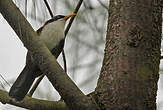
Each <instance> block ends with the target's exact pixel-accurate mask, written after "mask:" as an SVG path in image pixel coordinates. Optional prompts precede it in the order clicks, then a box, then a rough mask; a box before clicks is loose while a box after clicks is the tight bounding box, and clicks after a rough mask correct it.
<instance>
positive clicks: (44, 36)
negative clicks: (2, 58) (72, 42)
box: [9, 13, 76, 102]
mask: <svg viewBox="0 0 163 110" xmlns="http://www.w3.org/2000/svg"><path fill="white" fill-rule="evenodd" d="M75 15H76V14H75V13H72V14H70V15H67V16H64V15H56V16H54V17H53V18H52V19H49V20H47V21H46V22H45V23H44V25H43V26H42V27H40V28H39V29H38V30H37V31H36V32H37V34H38V36H39V37H40V39H41V40H42V41H43V42H44V43H45V45H46V46H47V48H48V49H49V50H50V51H51V52H52V54H53V55H54V56H55V58H58V56H59V55H60V53H61V52H62V50H63V47H64V42H65V34H64V28H65V24H66V21H67V20H68V19H69V18H71V17H72V16H75ZM41 74H42V72H41V70H40V69H39V67H38V66H37V64H35V62H34V59H33V57H32V54H31V52H30V51H28V52H27V56H26V65H25V67H24V68H23V70H22V71H21V73H20V75H19V76H18V78H17V79H16V81H15V82H14V84H13V85H12V87H11V88H10V90H9V97H10V98H11V99H12V100H14V101H16V102H21V101H23V99H24V97H25V96H26V95H27V93H28V91H29V90H30V88H31V86H32V84H33V82H34V80H35V78H36V77H38V76H40V75H41Z"/></svg>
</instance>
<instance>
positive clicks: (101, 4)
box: [97, 0, 109, 10]
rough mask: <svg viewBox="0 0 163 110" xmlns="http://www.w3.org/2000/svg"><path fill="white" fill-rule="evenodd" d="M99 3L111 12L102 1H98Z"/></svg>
mask: <svg viewBox="0 0 163 110" xmlns="http://www.w3.org/2000/svg"><path fill="white" fill-rule="evenodd" d="M97 1H98V2H99V3H100V5H101V6H103V7H104V8H105V9H107V10H109V8H108V7H107V6H106V5H105V4H104V3H102V1H101V0H97Z"/></svg>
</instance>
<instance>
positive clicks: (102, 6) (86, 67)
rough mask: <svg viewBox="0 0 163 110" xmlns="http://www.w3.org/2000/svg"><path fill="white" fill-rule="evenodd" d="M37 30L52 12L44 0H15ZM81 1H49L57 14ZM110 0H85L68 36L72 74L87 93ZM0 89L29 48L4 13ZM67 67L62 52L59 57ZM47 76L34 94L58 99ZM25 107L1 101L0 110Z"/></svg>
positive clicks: (160, 101)
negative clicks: (17, 34)
mask: <svg viewBox="0 0 163 110" xmlns="http://www.w3.org/2000/svg"><path fill="white" fill-rule="evenodd" d="M13 1H14V3H15V4H16V5H17V7H18V8H19V9H20V10H21V12H22V13H23V14H24V16H25V17H26V18H27V20H28V21H29V23H30V24H31V25H32V27H33V28H34V30H37V29H38V28H39V27H41V26H42V25H43V24H44V23H45V21H46V20H48V19H50V18H51V17H50V14H49V12H48V10H47V8H46V5H45V3H44V0H13ZM78 1H79V0H47V2H48V3H49V5H50V8H51V10H52V12H53V14H54V15H58V14H63V15H68V14H71V13H72V12H73V11H74V9H75V7H76V5H77V3H78ZM108 5H109V2H108V0H84V1H83V4H82V6H81V8H80V9H79V12H78V14H77V16H76V18H75V20H74V22H73V24H72V26H71V29H70V31H69V32H68V35H67V37H66V44H65V48H64V50H65V54H66V60H67V69H68V72H67V73H68V75H69V76H70V77H71V79H72V80H73V81H74V82H75V83H76V84H77V85H78V87H79V88H80V89H81V90H82V91H83V92H84V93H85V94H88V93H91V92H92V91H94V89H95V87H96V84H97V80H98V76H99V73H100V69H101V66H102V60H103V54H104V45H105V36H106V28H107V20H108V19H107V18H108V13H107V8H108ZM0 30H1V35H0V50H1V54H0V89H3V90H6V91H9V88H10V87H11V85H12V84H13V82H14V81H15V79H16V78H17V76H18V75H19V73H20V72H21V71H22V69H23V67H24V65H25V57H26V53H27V50H26V48H25V47H24V46H23V44H22V42H21V41H20V40H19V38H18V37H17V36H16V34H15V32H14V31H13V30H12V28H11V27H10V26H9V25H8V23H7V22H6V21H5V19H4V18H3V17H2V15H1V14H0ZM58 61H59V63H60V64H61V65H62V67H63V59H62V55H60V57H59V58H58ZM162 74H163V63H162V62H161V65H160V79H159V82H158V85H159V86H158V96H157V110H163V75H162ZM54 91H55V89H54V88H53V87H52V86H51V84H50V82H49V81H48V79H47V78H46V77H44V79H43V81H41V83H40V85H39V87H38V88H37V89H36V91H35V93H34V95H33V97H37V98H39V99H47V100H58V99H59V98H60V96H59V94H58V93H57V92H56V91H55V92H54ZM8 109H10V110H25V109H23V108H19V107H15V106H12V105H8V104H5V105H3V104H0V110H8Z"/></svg>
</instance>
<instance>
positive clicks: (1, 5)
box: [0, 0, 97, 110]
mask: <svg viewBox="0 0 163 110" xmlns="http://www.w3.org/2000/svg"><path fill="white" fill-rule="evenodd" d="M0 12H1V14H2V15H3V17H4V18H5V19H6V20H7V22H8V23H9V25H10V26H11V27H12V28H13V29H14V31H15V32H16V34H17V35H18V37H19V38H20V40H21V41H22V42H23V43H24V46H25V47H27V49H28V50H29V51H30V52H31V53H32V55H33V58H34V60H35V62H36V64H37V65H38V66H39V67H40V69H41V71H42V72H43V73H47V74H46V75H47V77H48V79H49V80H50V82H51V83H52V85H53V87H55V89H56V90H57V91H58V92H59V94H60V95H61V97H62V99H63V100H64V101H65V103H66V105H67V106H68V108H69V109H71V110H76V108H78V110H84V109H86V110H96V109H97V106H96V105H95V103H94V102H93V101H92V99H91V98H90V97H87V96H85V95H84V94H83V93H82V91H81V90H80V89H79V88H78V87H77V86H76V85H75V83H74V82H73V81H72V80H71V79H70V78H69V77H68V76H67V74H66V73H65V72H64V70H63V69H62V67H61V66H60V65H59V64H58V62H57V61H56V59H55V57H54V56H53V55H52V54H51V52H50V51H49V50H48V48H47V47H46V46H45V44H44V43H43V41H41V40H40V39H39V37H38V36H37V34H36V32H35V31H34V30H33V28H32V27H31V25H30V24H29V23H28V22H27V20H26V19H25V17H24V16H23V15H22V14H21V12H20V10H19V9H18V8H17V7H16V6H15V4H14V3H13V2H12V0H0Z"/></svg>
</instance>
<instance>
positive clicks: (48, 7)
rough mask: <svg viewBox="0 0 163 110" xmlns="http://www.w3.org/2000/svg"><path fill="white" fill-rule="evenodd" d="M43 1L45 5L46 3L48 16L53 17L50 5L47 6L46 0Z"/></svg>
mask: <svg viewBox="0 0 163 110" xmlns="http://www.w3.org/2000/svg"><path fill="white" fill-rule="evenodd" d="M44 3H45V5H46V7H47V9H48V11H49V14H50V16H51V17H52V18H53V16H54V15H53V12H52V11H51V9H50V6H49V4H48V2H47V1H46V0H44Z"/></svg>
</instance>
